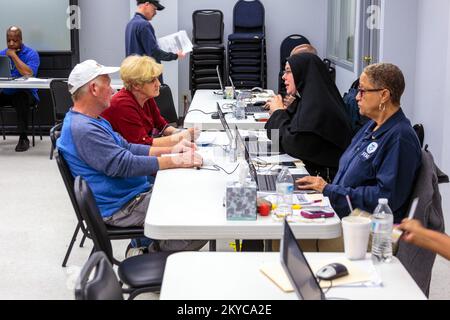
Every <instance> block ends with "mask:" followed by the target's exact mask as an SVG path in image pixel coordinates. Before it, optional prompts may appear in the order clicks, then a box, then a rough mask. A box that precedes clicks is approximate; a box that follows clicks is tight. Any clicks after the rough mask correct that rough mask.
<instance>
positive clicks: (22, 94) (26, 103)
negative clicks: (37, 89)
mask: <svg viewBox="0 0 450 320" xmlns="http://www.w3.org/2000/svg"><path fill="white" fill-rule="evenodd" d="M35 104H36V99H35V98H34V96H33V95H32V94H31V92H29V91H25V90H24V91H18V92H16V93H14V94H12V95H7V94H4V93H3V92H0V107H4V106H12V107H14V109H15V110H16V115H17V131H18V133H19V134H20V136H21V137H23V136H26V135H27V130H28V113H29V112H30V108H31V107H32V106H34V105H35Z"/></svg>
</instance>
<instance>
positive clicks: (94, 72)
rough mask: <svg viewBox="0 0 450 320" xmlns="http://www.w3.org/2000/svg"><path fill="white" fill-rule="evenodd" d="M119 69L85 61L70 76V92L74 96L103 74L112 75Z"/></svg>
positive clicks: (93, 61)
mask: <svg viewBox="0 0 450 320" xmlns="http://www.w3.org/2000/svg"><path fill="white" fill-rule="evenodd" d="M119 70H120V68H119V67H105V66H102V65H101V64H99V63H98V62H97V61H95V60H86V61H83V62H81V63H79V64H77V65H76V66H75V68H73V70H72V72H71V73H70V75H69V79H68V81H67V82H68V83H69V92H70V93H71V94H74V93H75V92H76V91H77V90H78V89H80V88H81V87H82V86H84V85H85V84H86V83H88V82H89V81H92V80H94V79H95V78H97V77H98V76H101V75H103V74H111V73H115V72H117V71H119Z"/></svg>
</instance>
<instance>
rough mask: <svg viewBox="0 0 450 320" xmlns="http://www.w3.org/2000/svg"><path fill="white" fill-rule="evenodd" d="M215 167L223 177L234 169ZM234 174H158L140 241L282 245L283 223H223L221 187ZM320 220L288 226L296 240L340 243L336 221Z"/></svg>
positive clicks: (231, 166) (185, 171) (266, 220)
mask: <svg viewBox="0 0 450 320" xmlns="http://www.w3.org/2000/svg"><path fill="white" fill-rule="evenodd" d="M216 149H217V148H216ZM216 149H214V150H216ZM218 161H219V160H218ZM218 164H219V165H222V166H226V169H227V171H228V172H231V171H233V169H234V168H235V167H236V165H237V164H230V163H225V162H224V163H221V162H219V163H218ZM303 170H304V169H303ZM238 171H239V170H237V171H236V172H235V173H234V175H232V176H228V175H227V174H225V173H224V172H222V171H220V172H218V171H209V170H196V169H171V170H162V171H159V172H158V175H157V177H156V181H155V185H154V188H153V194H152V198H151V200H150V205H149V207H148V211H147V216H146V219H145V235H146V236H147V237H149V238H153V239H159V240H163V239H205V240H214V239H261V240H264V239H281V236H282V223H281V222H274V221H273V219H272V218H271V217H261V216H259V215H258V217H257V220H255V221H228V220H227V219H226V208H225V207H224V206H223V203H224V196H225V191H226V184H227V181H232V180H236V179H237V176H238ZM304 172H305V173H306V170H305V171H304ZM324 220H325V221H323V222H307V223H306V222H296V223H292V224H291V226H292V228H293V231H294V233H295V235H296V237H297V238H298V239H334V238H338V237H340V235H341V224H340V220H339V218H338V217H334V218H329V219H324Z"/></svg>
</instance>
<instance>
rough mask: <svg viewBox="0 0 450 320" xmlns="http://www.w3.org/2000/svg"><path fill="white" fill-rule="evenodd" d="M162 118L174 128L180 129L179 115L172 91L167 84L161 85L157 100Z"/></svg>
mask: <svg viewBox="0 0 450 320" xmlns="http://www.w3.org/2000/svg"><path fill="white" fill-rule="evenodd" d="M155 101H156V104H157V105H158V108H159V111H160V113H161V116H162V117H163V118H164V119H166V121H167V122H169V123H170V124H172V125H173V126H174V127H178V115H177V110H176V109H175V103H174V102H173V97H172V90H170V87H169V86H168V85H166V84H163V85H161V88H160V89H159V96H157V97H156V98H155Z"/></svg>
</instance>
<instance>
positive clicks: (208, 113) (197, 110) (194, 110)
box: [186, 109, 216, 115]
mask: <svg viewBox="0 0 450 320" xmlns="http://www.w3.org/2000/svg"><path fill="white" fill-rule="evenodd" d="M191 112H201V113H203V114H206V115H211V114H215V113H216V112H205V111H203V110H200V109H193V110H189V111H188V112H187V113H186V115H188V114H189V113H191Z"/></svg>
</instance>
